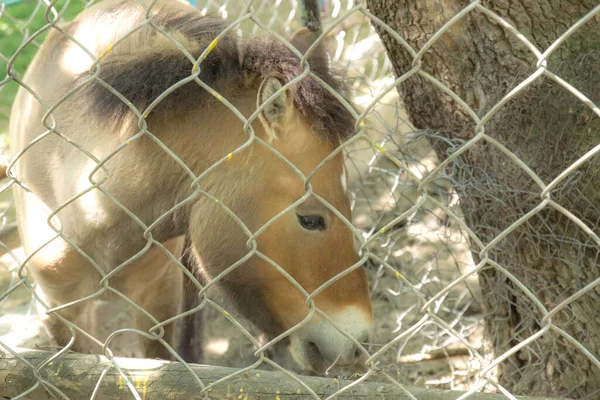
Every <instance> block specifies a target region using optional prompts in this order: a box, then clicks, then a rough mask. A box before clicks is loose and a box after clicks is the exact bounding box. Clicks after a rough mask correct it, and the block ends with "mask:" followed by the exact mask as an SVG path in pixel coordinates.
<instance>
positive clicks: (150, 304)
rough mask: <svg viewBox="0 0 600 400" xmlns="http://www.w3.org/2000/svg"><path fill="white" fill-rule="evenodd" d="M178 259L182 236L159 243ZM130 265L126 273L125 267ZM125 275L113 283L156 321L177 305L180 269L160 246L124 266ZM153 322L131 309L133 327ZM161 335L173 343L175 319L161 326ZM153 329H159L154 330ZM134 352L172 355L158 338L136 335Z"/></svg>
mask: <svg viewBox="0 0 600 400" xmlns="http://www.w3.org/2000/svg"><path fill="white" fill-rule="evenodd" d="M163 245H164V246H165V248H167V250H169V251H170V252H171V254H173V256H174V257H175V258H176V259H178V258H179V256H180V255H181V251H182V248H183V238H175V239H171V240H169V241H168V242H166V243H164V244H163ZM128 268H131V270H130V272H129V273H127V269H128ZM124 272H125V273H126V276H123V277H122V279H119V280H117V281H115V287H116V289H117V290H119V291H121V292H122V293H123V294H124V295H126V296H127V297H128V298H130V299H131V300H132V301H133V302H135V303H136V304H137V305H139V306H140V307H141V308H143V309H144V310H145V311H146V312H147V313H148V314H150V315H152V317H153V318H154V319H156V320H157V321H159V322H162V321H165V320H167V319H169V318H172V317H174V316H176V315H177V314H178V313H179V311H180V306H181V298H182V293H181V288H182V285H183V273H182V271H181V270H180V269H179V267H178V266H177V265H176V263H175V262H174V261H173V260H172V259H171V258H170V257H168V256H167V255H166V254H165V253H164V252H162V251H161V250H160V249H156V248H152V249H150V250H149V252H148V253H147V254H145V255H144V256H143V257H142V258H141V259H140V260H139V261H137V262H135V263H134V264H131V265H129V266H127V267H126V268H125V270H124ZM154 325H155V324H154V323H153V322H152V320H151V319H150V318H148V317H147V316H146V315H144V314H143V313H141V312H139V311H135V312H134V326H135V329H137V330H140V331H143V332H148V333H149V330H150V328H151V327H152V326H154ZM163 329H164V335H163V337H162V338H163V339H164V340H165V341H166V342H167V343H168V344H169V346H171V347H173V348H175V349H176V347H175V345H176V344H175V323H171V324H168V325H165V326H164V327H163ZM154 333H157V334H158V333H159V330H156V331H155V332H154ZM136 342H137V343H138V351H136V352H135V353H134V355H135V356H138V357H144V358H162V359H167V360H169V359H173V356H172V354H171V353H170V352H169V351H168V350H167V349H166V348H165V347H164V346H163V345H162V344H161V343H160V342H159V341H158V340H153V339H146V338H143V337H141V336H140V335H138V340H136Z"/></svg>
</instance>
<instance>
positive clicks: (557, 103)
mask: <svg viewBox="0 0 600 400" xmlns="http://www.w3.org/2000/svg"><path fill="white" fill-rule="evenodd" d="M469 3H470V2H469V1H467V0H417V1H414V0H368V1H367V5H368V7H369V10H370V11H371V12H372V13H373V14H375V15H376V16H377V17H378V18H380V19H381V20H382V21H383V22H385V23H386V24H388V25H389V26H390V27H391V28H392V29H393V30H394V31H396V32H397V33H399V34H400V35H401V36H402V37H403V38H404V39H405V40H406V41H407V42H408V44H409V45H410V46H412V47H413V48H414V49H415V50H416V51H417V52H418V51H419V50H420V49H421V48H422V47H423V46H424V45H425V43H426V42H427V40H429V39H430V38H431V37H432V36H433V35H434V33H435V32H436V31H437V30H438V29H439V28H440V27H442V25H443V24H445V23H446V22H448V21H449V20H450V19H451V18H452V17H453V16H455V15H456V14H458V13H459V12H460V11H461V10H462V9H463V8H464V7H466V6H468V5H469ZM480 4H481V5H482V6H484V7H485V8H487V9H488V10H491V11H493V12H494V13H496V14H497V15H499V16H501V17H502V18H503V19H505V20H506V21H507V22H508V23H510V24H511V25H512V26H514V27H516V28H517V30H518V31H519V32H520V33H522V34H523V35H524V36H525V37H526V38H527V39H529V40H530V41H531V42H532V43H533V44H534V45H535V46H536V47H537V48H538V49H539V50H540V51H541V52H543V51H545V50H546V49H547V48H548V47H549V46H550V45H551V44H552V43H553V42H554V41H555V40H556V39H557V38H558V37H559V36H561V35H562V34H563V33H564V32H565V31H566V30H567V29H569V28H570V27H571V26H572V25H573V24H574V23H576V22H577V21H578V20H579V19H580V18H582V17H583V16H584V15H585V14H586V13H588V12H589V11H590V10H592V8H593V7H596V6H598V1H597V0H568V1H567V0H484V1H481V3H480ZM599 21H600V16H599V15H596V16H595V17H594V18H592V19H591V20H589V21H588V22H587V23H586V24H584V25H583V26H581V27H580V28H579V29H578V30H577V31H576V32H575V33H574V34H573V35H571V36H570V37H569V38H568V39H567V40H566V41H565V42H564V43H562V45H560V46H559V47H558V49H557V50H556V51H554V53H552V54H551V55H550V57H549V58H548V62H547V67H548V70H549V71H552V72H553V73H555V74H556V75H558V76H559V77H561V78H562V79H564V80H565V81H567V82H569V83H570V84H571V85H572V86H574V87H575V88H577V89H578V90H580V91H581V92H583V93H584V94H585V95H586V96H588V97H589V98H590V99H591V100H592V101H594V102H595V103H596V104H599V103H598V102H599V101H600V54H599V50H600V29H598V28H599V27H598V22H599ZM374 25H375V27H376V29H377V30H378V32H379V34H380V36H381V38H382V40H383V43H384V45H385V46H386V48H387V51H388V55H389V57H390V59H391V60H392V63H393V65H394V69H395V72H396V74H397V75H398V76H400V75H402V74H404V73H406V72H407V71H409V70H410V69H411V67H412V65H413V57H412V56H411V55H410V54H409V52H408V51H406V50H405V49H404V48H403V47H402V45H401V44H400V43H398V42H397V41H396V40H395V39H394V38H393V37H392V36H391V35H390V34H389V33H387V32H386V31H384V30H383V29H382V28H381V27H379V26H377V25H376V24H374ZM537 61H538V60H537V57H535V56H534V55H533V54H532V52H531V51H530V50H528V48H527V47H526V46H525V45H524V44H523V43H522V42H521V41H519V39H518V38H517V37H516V36H515V35H513V34H512V33H511V32H510V31H509V30H508V29H506V28H503V27H502V26H501V25H500V24H498V23H497V22H495V21H494V20H493V19H492V18H490V17H489V16H488V15H486V14H485V13H483V12H482V11H481V10H480V9H474V10H472V11H470V12H469V13H468V14H466V15H465V16H464V17H463V18H461V19H460V20H459V21H457V22H456V23H455V24H454V25H452V26H451V27H450V29H449V30H448V31H446V33H444V34H443V35H442V36H441V37H439V38H438V40H437V41H436V42H435V43H434V44H433V45H432V46H431V48H429V49H428V50H427V51H426V53H425V54H424V56H423V59H422V67H421V71H424V72H427V73H428V74H430V75H431V76H433V77H435V78H436V79H438V80H439V81H441V82H442V83H443V84H444V85H446V86H447V87H448V88H450V89H451V90H452V91H453V92H454V93H456V94H457V95H458V96H459V97H460V98H461V99H462V100H463V101H464V102H466V104H467V105H468V106H469V107H470V108H471V109H472V110H473V111H474V112H475V114H476V115H478V116H479V117H480V118H481V117H483V116H484V115H485V114H486V113H487V112H489V111H490V110H491V109H492V108H493V107H494V106H495V105H496V104H497V103H498V102H499V101H500V100H501V99H502V98H503V97H504V96H506V95H507V94H508V93H509V92H510V91H511V90H512V89H514V88H515V87H517V86H518V85H519V84H520V83H521V82H523V81H524V80H525V79H526V78H527V77H529V76H530V75H531V74H532V73H534V72H535V71H536V70H537V68H536V63H537ZM398 90H399V92H400V94H401V96H402V98H403V101H404V103H405V106H406V109H407V112H408V114H409V115H410V117H411V120H412V122H413V124H414V125H415V127H416V128H419V129H431V130H432V131H433V132H436V133H437V134H436V135H432V136H431V143H432V145H433V146H434V148H435V150H436V152H437V154H438V156H440V159H442V160H444V159H446V158H448V156H449V155H451V154H453V153H455V152H456V151H457V150H458V149H459V148H460V147H459V146H462V145H463V144H464V143H465V142H466V141H467V140H469V139H471V138H473V137H474V136H475V134H476V123H475V122H474V121H473V119H472V118H471V117H470V116H469V115H468V114H467V112H465V111H464V109H462V108H461V105H460V104H459V103H458V102H456V101H455V100H453V99H452V98H451V97H450V96H449V95H447V94H445V93H443V92H442V91H441V90H440V89H439V88H438V87H436V86H434V85H433V84H432V83H431V82H430V81H428V80H427V79H425V78H423V77H422V76H419V75H413V76H412V77H411V78H409V79H408V80H407V81H405V82H404V83H403V84H401V85H400V86H399V88H398ZM484 129H485V133H486V134H487V135H489V136H490V137H491V138H493V139H494V140H496V141H497V142H499V143H501V144H502V145H504V146H505V147H506V148H507V149H508V150H510V152H512V153H513V154H514V155H516V157H518V159H520V160H522V161H523V162H524V163H525V164H526V165H527V166H529V168H531V170H533V172H534V173H535V174H536V175H537V176H538V177H539V178H540V179H541V181H542V182H543V183H544V184H546V185H547V184H549V183H550V182H551V181H552V180H553V179H554V178H556V177H557V176H558V175H559V174H560V173H561V172H563V171H564V170H565V169H566V168H567V167H569V166H570V165H571V164H572V163H574V162H575V161H576V160H578V159H579V158H580V157H581V156H583V155H584V154H585V153H586V152H587V151H589V150H590V149H592V148H593V147H594V146H596V145H598V144H599V143H600V119H599V118H598V116H596V115H594V112H592V110H591V109H590V108H588V107H587V106H585V105H584V104H583V103H582V102H581V101H580V100H578V99H577V98H576V97H575V96H574V95H573V94H571V93H570V92H569V91H567V90H566V89H565V88H564V87H563V86H561V85H559V84H558V83H556V82H555V81H553V80H552V79H550V78H548V77H547V76H540V77H539V78H538V79H537V80H535V81H534V83H533V84H531V85H529V86H527V87H525V88H524V89H523V90H520V91H519V92H518V94H517V95H516V96H515V97H514V98H513V99H512V100H510V101H509V102H508V103H506V104H504V105H503V106H502V107H500V108H499V109H498V110H497V112H496V113H494V114H493V116H492V117H491V118H490V119H489V120H488V121H487V122H486V123H485V125H484ZM436 136H437V137H440V136H441V137H443V138H444V141H442V140H437V139H436ZM448 139H449V140H448ZM599 167H600V162H599V160H598V157H597V156H596V157H592V158H591V160H589V161H587V162H585V163H584V164H582V165H581V166H580V167H579V168H577V169H576V170H573V171H572V172H571V173H570V174H569V175H568V177H567V178H566V179H565V180H563V181H562V182H561V183H560V184H558V185H557V186H556V187H554V188H553V189H552V190H551V191H550V199H551V200H552V201H554V202H555V203H556V204H557V205H558V206H556V205H553V204H552V203H550V204H549V205H546V206H545V207H544V208H543V209H541V211H539V212H537V213H535V214H534V215H533V216H532V217H531V218H529V219H527V220H526V221H523V222H522V223H520V224H518V227H517V228H516V229H514V230H511V231H510V233H509V234H508V235H507V236H506V237H504V238H503V239H502V240H500V241H498V242H497V243H496V244H495V245H493V246H492V247H491V248H490V249H489V251H487V252H483V253H482V254H480V252H481V248H480V247H479V246H478V245H477V244H476V243H475V242H473V245H472V247H471V249H472V251H473V252H474V255H475V256H477V257H478V259H479V260H482V259H483V260H485V257H486V256H487V257H488V258H489V260H491V261H492V263H489V262H488V263H487V264H486V266H485V268H484V269H483V270H482V271H480V282H481V285H482V291H483V293H485V294H486V301H485V305H486V309H487V313H486V314H487V318H486V326H487V333H488V335H489V338H490V340H491V341H492V343H493V347H494V351H495V356H496V357H498V356H500V355H501V354H503V353H504V352H506V351H507V350H509V349H511V348H513V347H514V346H516V345H518V344H519V343H522V342H523V341H524V340H525V339H527V338H529V337H531V336H532V335H534V334H536V333H538V332H540V330H541V329H543V328H544V326H546V325H547V322H546V321H543V316H544V312H543V311H542V310H541V309H540V307H538V306H536V304H535V303H534V302H533V301H532V300H530V299H529V298H528V297H527V296H526V295H525V293H524V292H523V290H521V289H520V288H519V287H518V285H516V284H515V283H514V282H512V281H511V280H510V279H508V278H507V276H506V274H504V273H503V271H502V269H501V268H498V267H497V266H494V264H493V262H495V263H497V264H499V265H500V266H501V267H503V268H505V269H506V270H507V271H509V272H510V273H511V274H513V275H514V276H515V277H516V278H517V279H518V280H519V281H520V282H521V283H523V284H524V285H525V286H526V287H527V288H528V289H529V290H530V291H531V293H532V294H533V295H534V296H535V297H537V299H539V301H540V302H541V304H543V306H544V307H545V308H546V309H547V310H552V309H553V308H555V307H557V306H558V305H559V304H560V303H561V302H562V301H564V300H565V299H567V298H569V296H572V295H574V294H575V293H577V292H578V291H580V290H582V288H584V287H585V286H586V285H588V284H590V283H591V282H593V281H594V279H597V278H598V277H599V276H600V270H599V267H598V257H599V255H600V253H599V246H598V242H597V238H596V241H595V240H594V238H593V237H592V236H593V235H590V234H588V233H586V232H585V231H584V229H582V228H581V227H580V226H578V225H577V224H576V223H575V222H574V221H573V219H572V218H569V217H567V216H566V215H565V214H564V213H561V212H559V209H560V207H564V209H566V210H569V211H570V212H571V213H572V214H574V215H575V216H576V217H577V218H579V219H580V220H581V221H582V222H583V223H585V224H586V225H587V227H589V228H590V229H591V230H592V231H594V232H595V233H596V234H598V233H600V228H599V223H600V195H599V193H600V191H599V190H598V186H599V185H598V183H597V179H598V178H597V174H598V168H599ZM445 173H446V174H448V176H449V178H450V179H452V180H453V183H454V185H455V188H456V190H457V192H458V193H459V196H460V199H461V207H462V210H463V212H464V215H465V218H466V221H467V224H468V226H469V227H470V229H471V230H473V232H474V233H475V234H476V235H477V237H478V238H479V239H480V240H481V241H482V242H483V244H484V246H485V245H487V244H488V243H490V242H491V241H492V240H493V239H494V238H496V237H497V236H498V235H499V234H501V233H502V232H503V231H505V230H506V229H508V228H509V227H511V225H514V224H515V222H516V221H517V220H518V219H519V218H521V217H523V216H524V215H525V214H527V213H528V212H530V211H532V210H534V209H535V208H536V207H537V206H539V205H540V204H541V203H542V201H543V199H542V196H541V193H542V189H541V188H540V186H539V185H538V184H536V182H535V181H534V179H532V178H531V177H530V176H529V175H528V174H527V173H526V172H525V170H524V169H523V168H521V167H520V166H519V165H518V164H517V163H516V162H515V161H514V160H512V159H511V158H510V157H509V156H507V155H506V154H505V153H503V152H502V151H500V150H499V148H498V147H497V146H495V145H494V143H493V141H490V140H480V141H478V142H476V143H475V144H474V145H473V146H470V147H469V150H468V151H466V152H464V153H462V154H461V155H460V156H459V157H457V158H455V159H454V160H453V161H452V162H451V163H450V164H449V165H448V167H447V168H446V170H445ZM599 293H600V287H599V286H595V287H590V288H587V289H586V291H585V294H584V295H583V296H581V297H579V298H577V299H575V300H573V301H572V302H570V303H569V304H567V305H565V306H564V307H563V306H561V307H559V309H560V311H558V312H557V313H556V314H554V315H553V316H552V319H551V322H552V324H553V325H555V326H556V327H558V328H560V329H562V330H564V331H566V332H567V333H568V334H569V335H571V336H572V337H573V338H574V339H575V340H577V341H578V342H579V343H580V344H581V345H583V346H584V347H585V348H586V349H587V350H588V351H589V352H590V353H591V354H592V355H593V356H592V357H591V358H590V357H588V356H586V355H585V354H584V352H583V351H582V350H580V349H578V348H577V347H576V346H575V345H573V344H571V343H569V342H568V341H567V340H566V339H565V337H564V336H563V335H561V334H559V333H558V331H557V330H556V329H554V328H552V329H549V330H548V331H546V332H545V333H544V334H543V335H542V336H541V337H539V338H537V339H536V340H535V341H534V342H533V343H531V344H529V345H528V346H526V347H525V348H523V349H522V350H520V351H519V352H517V353H516V354H515V355H513V356H511V357H510V358H508V359H507V360H506V361H504V362H502V363H501V376H500V383H501V384H502V385H503V386H505V387H506V388H508V389H509V390H510V391H511V392H512V393H514V394H529V395H544V396H566V397H570V398H577V399H581V398H587V399H593V398H598V397H599V396H600V379H598V377H599V376H600V369H599V368H598V367H597V364H594V362H596V363H597V362H598V361H597V360H598V357H599V356H600V312H599V310H600V296H599ZM594 357H595V361H593V360H592V359H593V358H594Z"/></svg>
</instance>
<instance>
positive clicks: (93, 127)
mask: <svg viewBox="0 0 600 400" xmlns="http://www.w3.org/2000/svg"><path fill="white" fill-rule="evenodd" d="M167 5H168V10H169V12H170V13H175V14H177V13H185V12H189V11H190V9H189V7H190V6H189V4H186V3H185V2H183V1H171V0H159V1H158V2H157V3H156V4H155V6H154V7H153V8H152V11H153V13H160V12H161V9H162V8H163V7H165V6H167ZM145 17H146V11H145V10H144V9H143V8H142V7H141V6H140V5H139V2H138V1H135V0H125V1H123V0H108V1H104V2H101V3H99V4H98V5H95V6H93V7H90V8H89V9H87V10H85V11H84V12H82V13H81V14H80V15H79V16H78V17H77V18H76V19H75V20H74V21H73V22H70V23H68V24H65V25H62V26H60V29H61V30H63V31H64V32H66V33H67V34H68V35H71V36H72V37H73V38H74V39H75V41H73V40H71V39H70V38H68V37H67V36H65V35H63V34H62V33H61V32H60V31H58V30H55V29H51V30H50V32H49V34H48V36H47V38H46V39H45V41H44V43H43V45H42V46H41V48H40V50H39V51H38V53H37V54H36V56H35V57H34V58H33V60H32V62H31V64H30V66H29V68H28V69H27V72H26V74H25V75H24V77H23V83H24V85H25V86H23V87H21V88H20V89H19V91H18V93H17V96H16V98H15V102H14V103H13V108H12V114H11V121H10V138H9V142H10V147H11V154H12V156H13V157H14V156H17V155H19V158H18V160H17V161H16V162H15V164H14V166H13V168H12V171H10V172H11V175H12V176H15V177H16V178H17V179H18V181H19V182H20V183H21V184H22V185H23V186H25V187H27V189H29V190H30V191H31V193H28V192H27V191H26V190H24V189H23V188H22V187H21V186H20V185H17V186H16V188H15V190H14V196H15V202H16V207H17V214H18V225H19V229H20V232H21V237H22V241H23V245H24V247H25V250H26V251H27V252H28V253H30V252H33V251H34V250H35V249H37V248H39V247H40V246H42V245H44V243H46V242H47V241H49V240H51V239H52V238H53V237H55V236H56V230H57V229H58V230H61V231H62V232H63V233H64V234H65V236H70V237H71V238H72V239H73V242H74V243H76V244H78V245H81V246H85V245H86V243H88V242H91V241H96V239H97V233H96V231H101V230H106V229H109V227H111V226H114V229H115V230H119V229H120V228H121V229H120V230H121V231H122V233H123V231H124V232H125V234H129V236H133V235H134V234H135V233H134V232H127V229H129V230H132V229H136V227H135V226H133V227H132V226H129V228H127V227H123V226H120V228H119V227H117V226H115V224H120V223H119V220H120V219H123V215H124V214H123V211H122V210H120V208H119V206H117V205H115V203H114V202H113V201H112V200H111V199H109V198H108V197H107V196H105V195H103V194H101V193H99V191H98V190H97V189H92V190H90V188H91V186H92V185H93V183H94V182H96V183H97V182H100V181H102V179H103V178H104V177H105V175H106V174H107V173H106V170H104V169H102V168H100V170H98V171H97V173H96V174H95V175H94V176H93V179H92V180H91V181H90V179H89V176H90V174H91V173H92V172H93V171H94V170H95V169H97V166H98V161H99V160H103V159H106V158H108V157H109V156H110V154H111V152H113V151H114V149H115V148H117V147H118V146H119V145H120V144H121V143H122V142H124V141H125V139H124V138H126V137H128V136H133V135H134V134H135V133H136V132H137V131H138V130H139V129H138V128H137V126H136V125H135V124H129V125H127V126H126V125H120V126H117V125H111V124H108V123H106V124H105V123H103V121H102V118H94V117H92V116H91V115H90V113H89V112H87V111H88V110H89V109H93V108H94V106H95V105H94V104H92V103H91V102H89V103H88V104H84V103H83V102H82V97H81V96H80V94H81V93H82V92H83V91H84V90H86V89H85V85H86V82H85V80H86V77H87V75H88V74H89V72H88V71H89V70H90V67H92V72H93V71H94V67H93V63H94V58H102V59H103V61H111V60H116V61H117V62H119V60H121V59H123V58H124V57H128V55H130V54H134V55H135V54H136V52H137V53H143V52H144V46H146V47H151V46H152V45H153V44H152V43H149V36H150V35H151V31H152V28H151V27H149V26H147V27H144V28H142V29H138V30H134V28H135V27H136V26H138V25H139V24H140V23H142V22H143V21H144V19H145ZM132 30H134V32H133V33H131V34H130V35H128V36H127V38H126V39H125V40H122V41H120V42H119V44H118V45H117V46H114V49H113V48H112V46H113V45H114V43H115V41H117V40H118V39H119V38H121V37H122V36H124V35H127V34H128V33H129V32H130V31H132ZM153 36H156V37H157V38H156V39H153V40H158V43H163V42H164V41H162V39H161V37H162V36H161V35H153ZM80 44H81V45H83V46H84V47H85V49H86V50H83V49H82V48H81V47H80ZM88 52H89V53H88ZM90 54H91V55H93V57H94V58H92V57H90ZM101 67H102V65H101ZM49 110H50V113H48V111H49ZM44 117H45V118H44ZM130 147H131V148H130V149H125V150H124V151H122V154H120V155H118V156H116V157H113V158H111V159H110V160H109V161H108V162H107V163H106V166H107V167H109V169H110V170H111V173H112V176H111V178H112V179H111V180H110V181H107V183H106V184H104V186H103V187H104V188H107V189H108V191H109V192H111V194H113V195H114V196H115V197H116V198H117V199H118V200H121V199H123V197H124V196H127V195H126V194H123V193H122V192H123V190H125V189H127V190H133V189H134V188H135V187H127V186H128V183H131V182H133V183H131V184H132V185H138V186H137V188H138V189H139V190H140V191H141V190H144V189H148V187H145V186H149V181H150V178H149V177H144V176H142V175H141V174H142V173H143V172H146V173H148V174H151V173H152V170H151V169H149V168H148V169H145V168H144V165H143V164H144V163H146V162H147V160H146V158H147V156H146V155H145V154H144V153H145V150H147V146H146V147H144V146H143V145H140V146H130ZM135 162H137V163H138V164H141V165H139V170H138V171H137V173H136V171H131V169H130V167H131V165H132V164H133V163H135ZM124 170H127V171H126V172H125V171H124ZM142 186H144V187H142ZM84 193H85V194H84ZM149 195H150V196H151V194H149ZM137 197H139V193H138V195H137ZM72 199H75V200H74V201H71V200H72ZM125 200H127V199H124V201H125ZM63 206H65V207H64V209H63V210H62V211H60V212H59V213H58V217H59V221H58V222H57V225H55V227H54V229H53V228H51V227H50V226H48V224H47V219H48V217H49V216H50V215H51V214H52V212H53V211H54V210H56V209H57V208H59V207H63ZM121 225H122V224H121ZM130 225H131V224H130ZM138 230H139V229H138ZM136 232H137V231H136ZM140 233H141V232H140ZM118 236H119V237H116V238H115V239H114V241H115V246H118V242H119V240H123V235H118ZM139 237H140V238H142V239H143V237H142V235H141V234H140V235H139ZM107 240H108V239H107ZM54 244H55V245H54V246H52V245H49V246H45V249H44V250H43V251H41V252H40V256H43V255H44V253H46V256H47V257H46V258H54V259H61V257H64V253H65V252H67V251H71V250H72V249H71V246H70V245H68V244H67V243H66V242H64V241H62V239H58V240H54ZM104 245H106V243H104ZM38 258H40V257H38ZM41 258H44V257H41ZM34 262H35V260H34Z"/></svg>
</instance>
